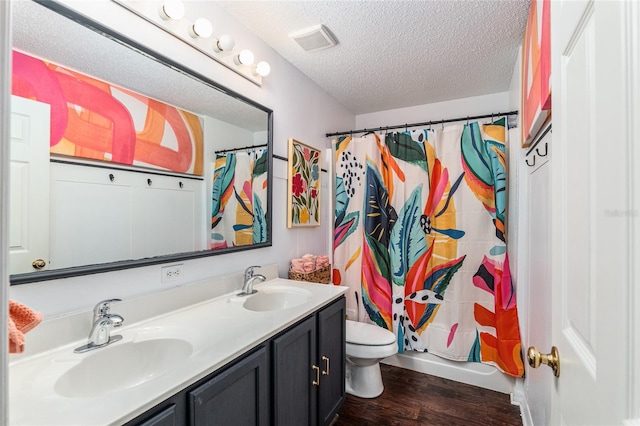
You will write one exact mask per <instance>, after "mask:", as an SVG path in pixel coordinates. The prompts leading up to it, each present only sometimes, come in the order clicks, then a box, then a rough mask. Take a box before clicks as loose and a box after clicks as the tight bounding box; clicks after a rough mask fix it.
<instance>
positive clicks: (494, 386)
mask: <svg viewBox="0 0 640 426" xmlns="http://www.w3.org/2000/svg"><path fill="white" fill-rule="evenodd" d="M381 362H382V363H383V364H388V365H393V366H396V367H402V368H406V369H409V370H413V371H417V372H420V373H425V374H430V375H432V376H437V377H442V378H445V379H450V380H455V381H456V382H461V383H467V384H469V385H474V386H479V387H481V388H485V389H490V390H493V391H497V392H502V393H507V394H510V393H513V389H514V386H515V379H514V378H513V377H511V376H507V375H506V374H504V373H502V372H500V371H498V369H496V368H495V367H493V366H491V365H486V364H480V363H477V362H458V361H450V360H448V359H445V358H440V357H439V356H436V355H432V354H430V353H424V352H413V351H408V352H405V353H404V354H396V355H393V356H391V357H389V358H385V359H384V360H383V361H381Z"/></svg>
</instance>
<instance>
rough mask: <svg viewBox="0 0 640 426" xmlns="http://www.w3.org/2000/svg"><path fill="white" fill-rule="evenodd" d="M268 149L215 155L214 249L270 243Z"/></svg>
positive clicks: (212, 217)
mask: <svg viewBox="0 0 640 426" xmlns="http://www.w3.org/2000/svg"><path fill="white" fill-rule="evenodd" d="M266 205H267V150H266V149H255V150H252V151H249V152H235V153H226V154H218V155H216V159H215V163H214V172H213V190H212V194H211V248H212V249H218V248H225V247H235V246H243V245H250V244H256V243H262V242H265V241H267V218H266V214H267V212H266V210H265V207H266Z"/></svg>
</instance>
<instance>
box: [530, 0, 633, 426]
mask: <svg viewBox="0 0 640 426" xmlns="http://www.w3.org/2000/svg"><path fill="white" fill-rule="evenodd" d="M631 7H632V2H609V1H553V2H552V9H551V19H552V27H551V33H552V74H553V77H552V79H553V81H552V92H553V95H552V96H553V107H552V108H553V141H552V143H551V149H552V151H551V154H552V155H551V156H552V159H551V162H550V164H551V224H552V226H551V259H552V275H551V276H552V279H551V284H552V285H551V289H552V290H551V299H552V300H553V303H552V305H553V306H552V309H553V315H552V330H553V332H552V342H553V344H554V345H555V346H557V348H558V349H559V353H560V377H559V378H557V379H555V380H554V385H553V389H552V391H551V396H552V403H551V404H552V411H551V422H552V424H554V425H561V424H567V425H609V424H611V425H619V424H622V423H623V421H624V420H625V419H628V418H629V417H630V416H631V415H632V414H633V413H632V412H631V405H632V403H631V399H632V398H634V396H633V394H634V392H636V390H634V388H633V386H634V385H633V382H632V380H631V379H630V378H629V376H630V374H631V372H630V371H629V370H630V369H633V368H635V367H634V366H632V365H630V357H631V356H630V345H631V344H632V343H631V341H633V339H634V337H633V335H632V330H633V326H632V325H631V324H630V320H631V319H632V318H633V317H632V316H631V309H630V308H631V303H630V302H629V300H630V297H631V296H632V292H631V288H632V278H631V272H632V262H631V261H630V257H631V256H632V255H633V251H632V249H633V246H632V240H633V239H634V238H633V236H632V233H631V231H632V229H633V227H632V225H633V222H634V221H635V222H636V225H637V221H638V217H637V216H638V211H637V210H635V209H634V206H633V204H632V197H631V194H632V192H631V191H632V190H633V187H634V185H637V184H638V183H635V182H633V179H632V177H631V175H630V173H631V167H630V158H631V154H632V153H633V150H635V149H636V147H637V145H635V146H633V141H632V138H631V135H630V132H629V128H630V127H629V125H630V123H631V122H632V118H631V117H630V115H629V104H628V102H629V99H630V96H632V95H631V94H630V90H631V89H632V88H633V87H636V89H637V85H636V84H637V76H634V75H632V74H631V65H630V64H629V62H628V61H627V58H628V54H629V51H628V50H627V49H628V48H629V46H628V45H627V43H628V42H629V40H630V39H631V35H632V34H635V33H633V31H636V29H635V28H637V26H638V21H636V22H633V20H631V19H630V16H629V13H628V12H629V9H630V8H631ZM636 16H637V15H636ZM636 48H637V46H636ZM632 81H635V83H630V82H632ZM635 119H636V120H637V117H636V118H635ZM632 148H633V150H632ZM638 166H640V165H638ZM635 243H636V244H637V243H638V241H637V240H636V241H635ZM538 349H540V351H541V352H547V351H548V349H549V348H541V347H540V348H538ZM537 373H541V371H538V372H537ZM549 373H551V371H550V370H549ZM635 386H638V384H635Z"/></svg>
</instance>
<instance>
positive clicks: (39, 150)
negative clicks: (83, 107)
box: [9, 96, 50, 274]
mask: <svg viewBox="0 0 640 426" xmlns="http://www.w3.org/2000/svg"><path fill="white" fill-rule="evenodd" d="M49 109H50V108H49V105H47V104H43V103H40V102H36V101H33V100H29V99H25V98H20V97H17V96H12V97H11V129H10V135H11V167H10V169H9V170H10V176H9V179H10V188H9V208H10V210H9V265H10V272H11V274H19V273H25V272H34V271H36V270H37V268H34V266H33V263H34V261H36V260H38V259H40V260H42V261H44V266H42V267H41V268H40V269H46V266H47V265H48V263H49V115H50V113H49Z"/></svg>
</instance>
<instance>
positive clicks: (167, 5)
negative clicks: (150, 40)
mask: <svg viewBox="0 0 640 426" xmlns="http://www.w3.org/2000/svg"><path fill="white" fill-rule="evenodd" d="M158 13H159V14H160V17H161V18H162V19H182V18H184V4H183V3H182V0H164V1H163V2H162V5H161V6H160V10H159V11H158Z"/></svg>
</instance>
